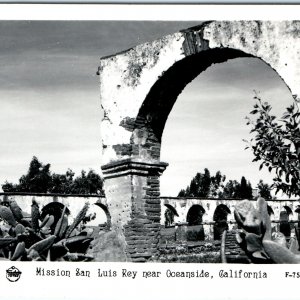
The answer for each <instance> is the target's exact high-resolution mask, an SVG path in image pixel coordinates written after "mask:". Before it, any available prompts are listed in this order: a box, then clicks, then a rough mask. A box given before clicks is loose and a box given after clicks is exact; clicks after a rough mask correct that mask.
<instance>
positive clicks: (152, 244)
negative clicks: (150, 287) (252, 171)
mask: <svg viewBox="0 0 300 300" xmlns="http://www.w3.org/2000/svg"><path fill="white" fill-rule="evenodd" d="M299 37H300V23H299V22H291V21H287V22H269V21H264V22H257V21H232V22H224V21H212V22H206V23H202V24H201V25H199V26H198V27H193V28H190V29H187V30H182V31H180V32H177V33H174V34H172V35H169V36H166V37H163V38H161V39H159V40H156V41H153V42H150V43H145V44H143V45H139V46H136V47H135V48H132V49H129V50H127V51H124V52H122V53H119V54H116V55H113V56H109V57H104V58H102V59H101V61H100V66H99V77H100V96H101V105H102V110H103V120H102V123H101V136H102V150H103V151H102V152H103V156H102V169H103V174H104V177H105V183H104V187H105V193H106V197H107V202H108V206H109V209H110V211H111V221H112V229H113V230H115V231H116V232H118V234H119V236H120V241H121V243H123V246H124V247H123V248H124V249H126V251H125V252H126V253H125V254H126V257H127V258H128V260H136V261H144V260H147V259H148V258H149V257H151V256H153V255H155V254H156V253H157V245H158V241H159V223H160V212H161V209H160V200H159V195H160V193H159V176H160V175H161V173H162V172H163V171H164V169H165V168H166V166H167V164H166V163H162V162H161V161H160V146H161V136H162V132H163V129H164V126H165V123H166V121H167V118H168V115H169V113H170V111H171V109H172V107H173V105H174V103H175V101H176V99H177V97H178V95H179V94H180V93H181V91H182V90H183V89H184V87H185V86H186V85H187V84H188V83H189V82H190V81H192V80H193V79H194V78H195V77H196V76H197V75H198V74H200V73H201V72H202V71H204V70H205V69H206V68H208V67H209V66H210V65H212V64H214V63H222V62H224V61H226V60H228V59H233V58H237V57H256V58H259V59H261V60H262V61H264V62H265V63H267V64H268V65H269V66H270V67H271V68H273V69H274V70H275V71H276V72H277V73H278V75H279V76H280V77H281V78H282V79H283V80H284V81H285V83H286V84H287V86H288V87H289V88H290V90H291V92H292V93H293V94H296V95H300V84H299V79H300V71H299V70H300V68H299V66H300V65H299V53H300V43H299ZM133 234H134V235H135V236H136V238H135V239H134V240H132V239H131V238H130V236H131V235H133ZM137 241H138V242H137Z"/></svg>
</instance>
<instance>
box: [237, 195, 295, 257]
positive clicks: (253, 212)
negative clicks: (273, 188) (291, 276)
mask: <svg viewBox="0 0 300 300" xmlns="http://www.w3.org/2000/svg"><path fill="white" fill-rule="evenodd" d="M234 217H235V219H236V221H237V224H238V225H239V227H240V228H242V229H240V230H239V231H238V232H237V242H238V243H239V245H240V247H241V248H242V249H243V250H244V251H245V253H246V254H247V256H248V257H249V258H250V259H251V261H252V262H253V263H300V256H299V254H300V251H299V236H298V231H297V230H296V229H295V231H296V236H297V240H296V239H295V238H291V241H290V246H289V248H288V247H287V242H286V239H285V236H284V235H283V234H282V233H280V232H279V233H277V232H274V233H273V234H272V228H271V220H270V216H269V214H268V207H267V202H266V201H265V199H263V198H261V197H259V198H258V200H257V208H255V207H254V206H253V204H252V203H251V202H250V201H248V200H243V201H241V202H239V203H238V204H237V205H236V207H235V211H234Z"/></svg>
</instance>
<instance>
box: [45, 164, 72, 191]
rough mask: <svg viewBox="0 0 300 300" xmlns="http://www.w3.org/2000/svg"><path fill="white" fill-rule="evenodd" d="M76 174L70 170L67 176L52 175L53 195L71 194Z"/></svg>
mask: <svg viewBox="0 0 300 300" xmlns="http://www.w3.org/2000/svg"><path fill="white" fill-rule="evenodd" d="M74 175H75V173H74V172H73V171H72V170H71V169H68V170H67V172H66V174H62V175H61V174H56V173H53V174H52V182H51V189H50V192H51V193H62V194H71V193H72V185H73V177H74Z"/></svg>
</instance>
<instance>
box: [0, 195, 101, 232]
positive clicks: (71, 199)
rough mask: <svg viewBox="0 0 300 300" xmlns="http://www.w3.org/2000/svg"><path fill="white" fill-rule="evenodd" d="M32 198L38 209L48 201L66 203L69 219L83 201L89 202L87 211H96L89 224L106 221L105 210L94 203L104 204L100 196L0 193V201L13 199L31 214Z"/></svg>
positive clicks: (75, 214)
mask: <svg viewBox="0 0 300 300" xmlns="http://www.w3.org/2000/svg"><path fill="white" fill-rule="evenodd" d="M32 199H35V200H36V202H37V203H38V204H39V207H40V210H41V209H42V208H43V207H44V206H45V205H47V204H48V203H50V202H61V203H63V204H64V205H66V206H67V207H68V208H69V210H70V216H69V217H70V220H72V219H74V218H75V217H76V216H77V214H78V213H79V211H80V210H81V209H82V207H83V205H84V203H86V202H88V203H90V208H89V210H88V214H89V213H94V212H96V219H95V220H93V221H91V223H90V225H94V226H96V225H99V224H103V223H105V222H107V217H106V214H105V212H104V211H103V210H102V209H101V208H100V207H99V206H97V205H95V203H101V204H103V205H104V206H106V199H105V198H104V197H100V196H94V195H86V196H83V195H74V196H73V195H68V196H66V195H47V194H26V195H25V194H9V193H1V194H0V202H2V201H4V200H15V201H16V202H17V204H18V205H19V206H20V207H21V209H22V210H23V211H24V212H25V213H27V214H31V204H32Z"/></svg>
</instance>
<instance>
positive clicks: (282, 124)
mask: <svg viewBox="0 0 300 300" xmlns="http://www.w3.org/2000/svg"><path fill="white" fill-rule="evenodd" d="M254 99H256V103H255V105H254V110H252V111H251V112H250V114H252V115H255V116H257V118H256V119H255V120H252V119H251V118H250V117H246V119H247V125H250V126H251V127H252V129H251V131H250V133H251V134H253V135H254V137H253V138H251V139H250V141H249V142H248V147H246V148H250V149H251V150H252V152H253V154H254V159H253V161H259V162H260V167H259V169H262V168H263V167H266V168H268V170H269V172H272V171H274V172H275V174H276V177H275V178H274V179H273V180H274V184H273V186H274V187H275V188H276V193H277V192H278V191H280V190H281V191H282V192H284V193H286V194H287V195H288V196H291V195H295V196H300V111H299V107H298V104H299V100H298V99H296V97H294V102H293V104H292V105H291V106H289V107H287V108H286V111H285V112H284V113H283V115H282V117H281V119H278V118H277V117H276V116H274V115H271V109H272V108H271V106H270V105H269V104H268V103H267V102H263V101H262V100H261V98H260V97H258V96H257V95H256V96H255V97H254Z"/></svg>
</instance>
